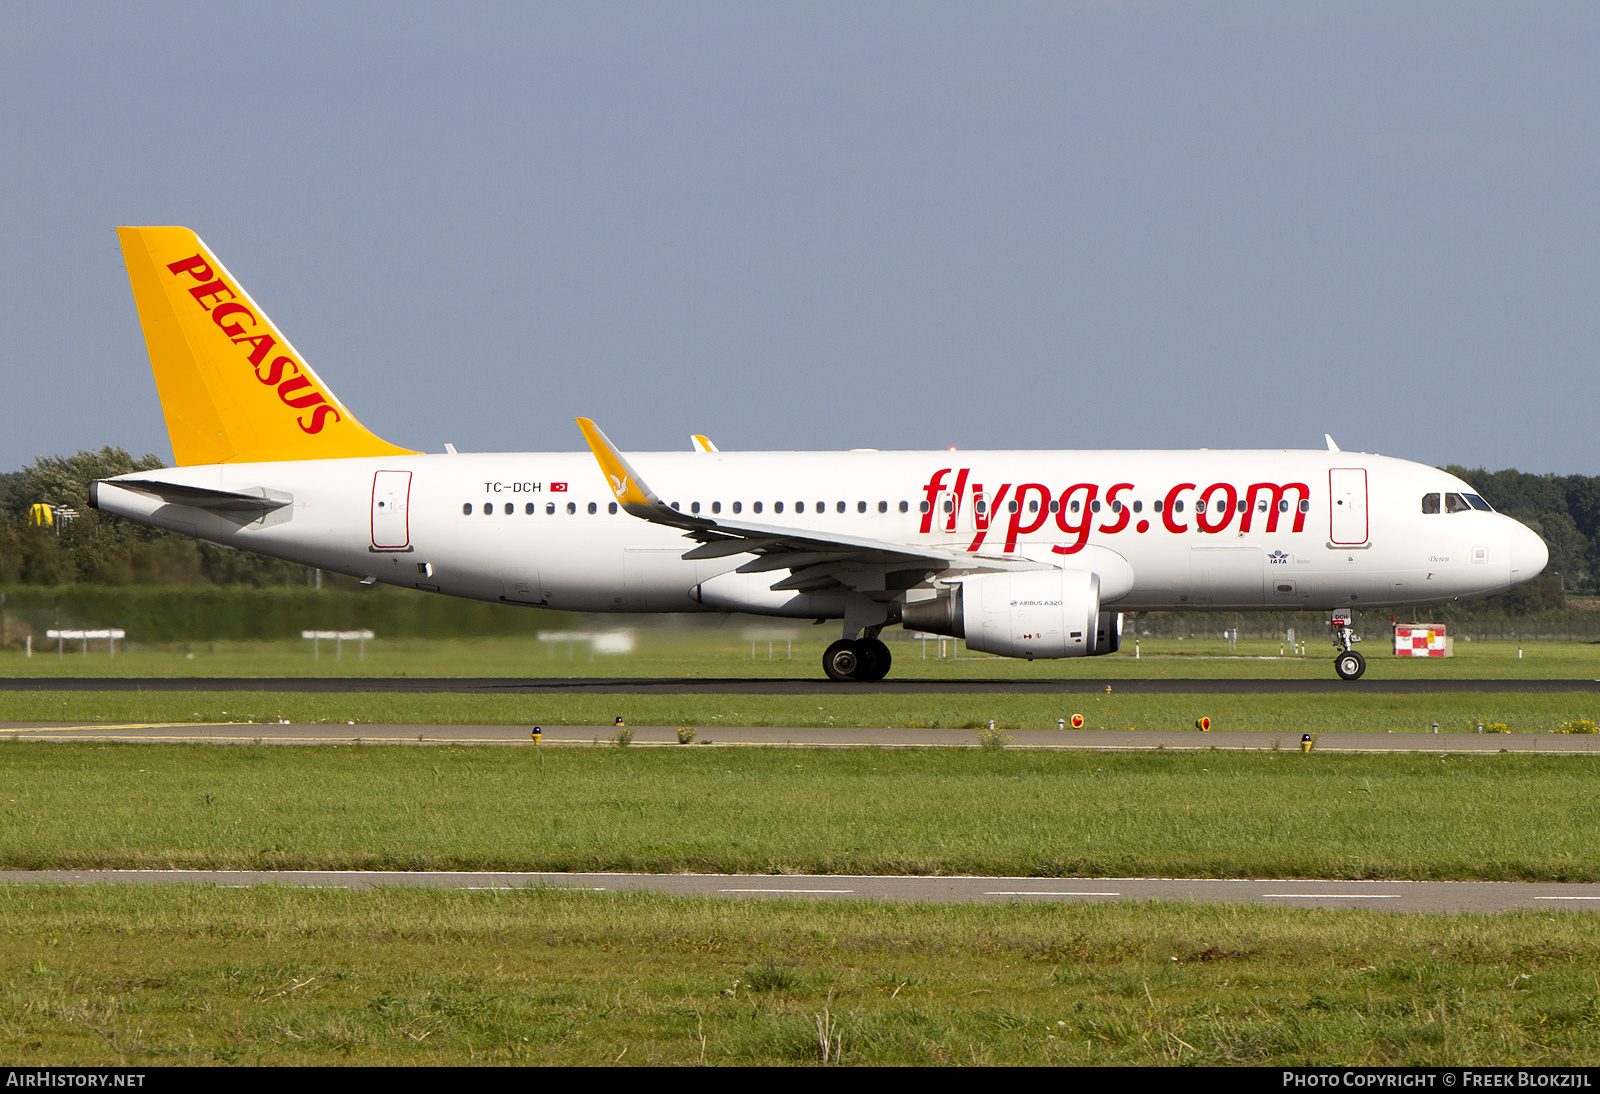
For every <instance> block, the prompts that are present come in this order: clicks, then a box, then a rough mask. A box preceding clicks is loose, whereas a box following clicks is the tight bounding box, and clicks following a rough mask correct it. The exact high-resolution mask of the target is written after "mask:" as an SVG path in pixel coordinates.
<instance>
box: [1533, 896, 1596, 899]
mask: <svg viewBox="0 0 1600 1094" xmlns="http://www.w3.org/2000/svg"><path fill="white" fill-rule="evenodd" d="M1533 899H1535V900H1600V896H1536V897H1534V898H1533Z"/></svg>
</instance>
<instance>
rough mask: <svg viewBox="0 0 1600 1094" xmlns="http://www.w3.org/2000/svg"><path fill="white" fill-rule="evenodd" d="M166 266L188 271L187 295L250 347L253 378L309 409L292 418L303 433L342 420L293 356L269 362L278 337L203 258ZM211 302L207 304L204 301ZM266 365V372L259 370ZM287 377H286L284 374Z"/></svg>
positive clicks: (240, 343) (236, 340)
mask: <svg viewBox="0 0 1600 1094" xmlns="http://www.w3.org/2000/svg"><path fill="white" fill-rule="evenodd" d="M167 269H168V270H170V271H171V272H172V275H173V276H174V277H182V276H183V275H184V274H188V275H189V276H191V277H193V278H194V279H195V280H196V281H197V282H199V284H197V285H195V286H194V288H192V289H190V290H189V295H190V296H192V297H194V298H195V300H196V301H197V302H198V303H199V305H200V306H201V307H202V308H204V309H205V310H206V311H208V312H210V313H211V321H212V322H213V323H215V324H216V325H217V326H218V327H219V328H220V329H221V330H222V333H223V334H225V335H227V336H228V338H229V339H230V340H231V341H232V342H233V344H234V345H236V346H249V347H250V355H249V357H248V360H249V362H250V366H251V368H253V369H255V374H256V379H257V380H260V381H261V382H262V383H263V384H266V385H267V386H269V387H275V388H277V389H278V398H279V399H281V400H283V402H284V404H285V405H287V406H291V407H293V408H294V409H296V410H309V411H311V414H310V415H309V417H310V419H311V420H310V421H309V422H308V421H306V418H307V417H308V416H307V415H304V414H302V415H300V416H299V417H297V418H296V419H295V424H296V425H298V426H299V427H300V429H301V430H302V431H303V432H306V433H321V432H322V427H323V426H325V425H327V424H328V422H327V420H328V418H329V417H332V418H333V420H334V421H336V422H341V421H343V420H344V419H343V418H342V417H340V415H339V411H338V409H337V408H335V407H334V406H333V404H332V403H331V402H330V401H329V400H328V399H327V398H326V397H325V396H324V395H323V394H322V393H321V392H319V391H317V390H315V389H314V388H312V386H311V380H310V379H309V378H308V377H305V376H301V375H298V374H299V372H300V370H301V366H300V362H298V361H296V360H295V359H294V358H293V357H289V356H286V355H280V356H277V357H274V358H273V359H272V360H271V361H270V362H269V361H268V360H267V356H268V355H269V354H270V353H271V352H272V351H273V350H274V349H275V348H276V347H277V345H278V340H277V339H276V338H274V337H272V335H270V334H267V333H266V332H265V331H261V326H262V323H261V320H260V319H258V318H256V314H255V313H254V312H252V311H251V310H250V309H249V308H247V307H245V306H244V305H243V304H241V303H239V302H238V300H237V297H238V295H239V294H238V293H237V292H236V291H234V289H233V286H231V285H229V284H228V283H227V282H226V281H223V280H222V279H221V278H220V277H218V276H217V275H216V274H215V273H213V272H212V269H211V267H210V266H208V265H207V264H206V260H205V259H204V258H203V257H202V256H200V255H194V256H193V257H190V258H185V259H183V260H182V261H180V262H169V263H167ZM207 301H210V303H207ZM246 323H249V324H250V330H252V331H260V333H255V334H250V333H246V330H245V324H246ZM263 365H265V366H266V369H267V371H266V372H265V373H263V372H262V371H261V369H262V366H263ZM286 374H288V378H287V379H285V375H286Z"/></svg>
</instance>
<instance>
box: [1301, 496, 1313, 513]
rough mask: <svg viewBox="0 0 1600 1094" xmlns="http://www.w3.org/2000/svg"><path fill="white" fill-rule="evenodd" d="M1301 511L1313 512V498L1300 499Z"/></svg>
mask: <svg viewBox="0 0 1600 1094" xmlns="http://www.w3.org/2000/svg"><path fill="white" fill-rule="evenodd" d="M1300 511H1301V512H1302V513H1309V512H1311V499H1310V498H1301V499H1300Z"/></svg>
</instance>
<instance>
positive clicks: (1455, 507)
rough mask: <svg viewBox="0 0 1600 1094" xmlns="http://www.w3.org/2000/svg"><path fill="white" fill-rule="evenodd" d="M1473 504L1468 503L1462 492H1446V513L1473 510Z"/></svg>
mask: <svg viewBox="0 0 1600 1094" xmlns="http://www.w3.org/2000/svg"><path fill="white" fill-rule="evenodd" d="M1471 510H1472V506H1471V505H1468V504H1467V499H1466V498H1464V497H1462V496H1461V495H1460V494H1446V495H1445V496H1444V511H1445V512H1446V513H1467V512H1471Z"/></svg>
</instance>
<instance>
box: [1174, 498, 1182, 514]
mask: <svg viewBox="0 0 1600 1094" xmlns="http://www.w3.org/2000/svg"><path fill="white" fill-rule="evenodd" d="M1172 511H1173V512H1174V513H1181V512H1183V499H1182V498H1179V499H1178V500H1177V501H1175V502H1173V503H1172Z"/></svg>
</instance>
